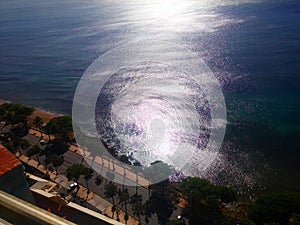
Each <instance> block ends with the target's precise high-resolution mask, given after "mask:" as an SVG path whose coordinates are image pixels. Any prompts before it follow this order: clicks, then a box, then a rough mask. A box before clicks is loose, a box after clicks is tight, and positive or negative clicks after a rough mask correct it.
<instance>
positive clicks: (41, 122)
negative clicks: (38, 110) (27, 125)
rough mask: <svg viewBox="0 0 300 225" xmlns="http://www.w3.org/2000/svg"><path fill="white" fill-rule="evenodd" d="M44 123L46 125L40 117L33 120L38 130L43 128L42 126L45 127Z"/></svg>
mask: <svg viewBox="0 0 300 225" xmlns="http://www.w3.org/2000/svg"><path fill="white" fill-rule="evenodd" d="M43 123H44V122H43V120H42V118H41V117H39V116H36V117H35V118H34V120H33V124H34V126H35V127H36V128H38V129H40V128H41V126H42V125H43Z"/></svg>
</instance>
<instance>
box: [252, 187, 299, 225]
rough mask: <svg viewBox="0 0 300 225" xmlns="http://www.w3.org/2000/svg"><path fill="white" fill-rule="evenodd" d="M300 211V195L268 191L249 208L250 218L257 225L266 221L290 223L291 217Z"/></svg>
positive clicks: (284, 224) (285, 224)
mask: <svg viewBox="0 0 300 225" xmlns="http://www.w3.org/2000/svg"><path fill="white" fill-rule="evenodd" d="M299 213H300V195H296V194H284V193H268V194H265V195H262V196H259V197H258V198H257V199H256V201H255V202H254V203H253V204H252V205H251V207H250V209H249V218H250V219H251V220H253V221H254V222H255V223H256V224H257V225H260V224H266V223H278V224H282V225H287V224H289V220H290V218H291V217H293V216H294V217H295V215H297V214H299Z"/></svg>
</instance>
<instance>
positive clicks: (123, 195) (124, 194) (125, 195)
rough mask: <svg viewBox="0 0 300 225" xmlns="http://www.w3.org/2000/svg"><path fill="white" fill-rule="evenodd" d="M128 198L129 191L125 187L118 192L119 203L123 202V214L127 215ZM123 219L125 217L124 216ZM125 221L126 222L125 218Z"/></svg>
mask: <svg viewBox="0 0 300 225" xmlns="http://www.w3.org/2000/svg"><path fill="white" fill-rule="evenodd" d="M129 199H130V196H129V193H128V190H127V189H125V190H123V191H122V192H121V193H120V196H119V203H121V204H122V203H124V205H125V215H128V211H127V203H128V201H129ZM124 219H125V218H124ZM125 221H126V224H127V220H125Z"/></svg>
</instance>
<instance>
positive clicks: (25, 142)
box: [19, 138, 30, 154]
mask: <svg viewBox="0 0 300 225" xmlns="http://www.w3.org/2000/svg"><path fill="white" fill-rule="evenodd" d="M19 146H20V148H21V149H23V150H26V154H27V149H28V148H29V147H30V143H29V141H28V140H27V139H23V138H20V141H19Z"/></svg>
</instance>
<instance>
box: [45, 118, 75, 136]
mask: <svg viewBox="0 0 300 225" xmlns="http://www.w3.org/2000/svg"><path fill="white" fill-rule="evenodd" d="M45 129H46V131H47V133H49V134H54V135H55V136H56V138H57V139H61V140H64V141H68V140H69V135H70V133H71V132H73V127H72V118H71V117H69V116H60V117H55V118H53V119H51V120H50V121H49V122H48V123H47V125H46V127H45Z"/></svg>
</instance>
